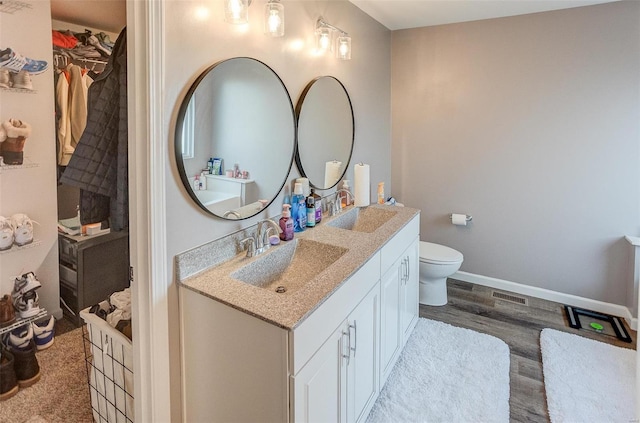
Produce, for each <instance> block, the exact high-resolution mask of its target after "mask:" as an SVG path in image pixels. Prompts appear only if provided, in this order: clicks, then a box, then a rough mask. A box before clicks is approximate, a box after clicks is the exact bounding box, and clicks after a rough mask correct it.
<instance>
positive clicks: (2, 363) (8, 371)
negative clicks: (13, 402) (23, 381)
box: [0, 348, 18, 401]
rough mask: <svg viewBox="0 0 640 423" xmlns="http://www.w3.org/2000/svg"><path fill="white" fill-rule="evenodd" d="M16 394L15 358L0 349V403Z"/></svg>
mask: <svg viewBox="0 0 640 423" xmlns="http://www.w3.org/2000/svg"><path fill="white" fill-rule="evenodd" d="M17 392H18V380H17V379H16V371H15V358H14V356H13V354H12V353H11V352H10V351H8V350H6V349H4V348H0V401H4V400H7V399H9V398H11V397H12V396H14V395H15V394H16V393H17Z"/></svg>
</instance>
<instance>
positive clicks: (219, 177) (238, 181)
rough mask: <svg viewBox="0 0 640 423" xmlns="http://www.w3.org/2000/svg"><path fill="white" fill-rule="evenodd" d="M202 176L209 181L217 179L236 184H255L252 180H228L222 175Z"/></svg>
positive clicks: (228, 178)
mask: <svg viewBox="0 0 640 423" xmlns="http://www.w3.org/2000/svg"><path fill="white" fill-rule="evenodd" d="M204 176H206V177H207V178H211V179H217V180H220V181H227V182H235V183H238V184H252V183H254V182H255V181H254V180H253V179H240V178H230V177H228V176H224V175H204Z"/></svg>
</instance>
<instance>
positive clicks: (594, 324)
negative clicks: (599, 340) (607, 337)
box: [589, 323, 604, 332]
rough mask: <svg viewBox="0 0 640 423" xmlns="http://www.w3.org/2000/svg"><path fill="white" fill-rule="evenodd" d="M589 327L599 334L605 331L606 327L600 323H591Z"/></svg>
mask: <svg viewBox="0 0 640 423" xmlns="http://www.w3.org/2000/svg"><path fill="white" fill-rule="evenodd" d="M589 326H591V327H592V328H593V329H595V330H597V331H598V332H602V330H603V329H604V326H602V325H601V324H600V323H591V324H590V325H589Z"/></svg>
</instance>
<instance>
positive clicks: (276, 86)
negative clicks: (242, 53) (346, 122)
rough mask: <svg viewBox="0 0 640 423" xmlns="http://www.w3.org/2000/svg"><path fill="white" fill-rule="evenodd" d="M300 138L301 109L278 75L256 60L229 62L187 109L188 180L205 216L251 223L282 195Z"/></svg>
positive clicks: (180, 147)
mask: <svg viewBox="0 0 640 423" xmlns="http://www.w3.org/2000/svg"><path fill="white" fill-rule="evenodd" d="M295 135H296V122H295V115H294V112H293V104H292V102H291V98H290V97H289V93H288V91H287V89H286V88H285V86H284V84H283V83H282V80H280V78H279V77H278V75H277V74H276V73H275V72H274V71H273V70H272V69H271V68H269V67H268V66H267V65H265V64H264V63H262V62H260V61H258V60H255V59H251V58H247V57H237V58H233V59H228V60H224V61H222V62H219V63H216V64H215V65H213V66H211V67H209V68H208V69H207V70H205V71H204V72H203V73H202V74H201V75H200V76H199V77H198V78H197V79H196V81H195V82H194V83H193V85H192V86H191V88H190V89H189V92H188V93H187V95H186V96H185V98H184V100H183V102H182V105H181V106H180V110H179V113H178V121H177V124H176V136H175V152H176V162H177V165H178V170H179V172H180V178H181V179H182V183H183V184H184V186H185V188H186V190H187V192H188V193H189V195H190V196H191V198H192V199H193V200H194V201H195V202H196V203H197V204H198V205H199V206H200V207H201V208H202V209H203V210H205V211H207V212H209V213H211V214H213V215H215V216H218V217H222V218H225V219H234V220H235V219H246V218H249V217H251V216H254V215H256V214H257V213H259V212H260V211H261V210H263V209H264V208H265V207H267V206H268V205H269V204H270V203H271V202H272V201H273V200H274V198H275V197H276V196H277V195H278V193H279V192H280V190H281V189H282V187H283V185H284V183H285V180H286V178H287V175H288V174H289V170H290V169H291V165H292V163H293V156H294V150H295Z"/></svg>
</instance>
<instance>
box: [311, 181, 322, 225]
mask: <svg viewBox="0 0 640 423" xmlns="http://www.w3.org/2000/svg"><path fill="white" fill-rule="evenodd" d="M311 196H312V197H313V200H314V201H315V205H316V225H317V224H318V223H320V221H321V220H322V197H320V196H319V195H318V194H316V193H315V191H314V190H313V189H312V190H311Z"/></svg>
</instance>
